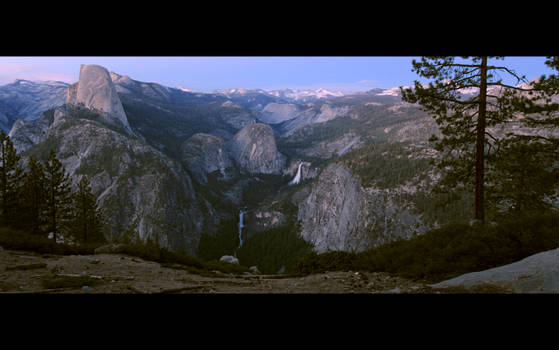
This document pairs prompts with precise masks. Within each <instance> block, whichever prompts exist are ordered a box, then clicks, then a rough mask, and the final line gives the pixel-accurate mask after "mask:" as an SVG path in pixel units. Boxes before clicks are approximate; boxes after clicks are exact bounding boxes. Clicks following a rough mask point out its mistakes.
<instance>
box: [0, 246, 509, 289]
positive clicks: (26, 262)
mask: <svg viewBox="0 0 559 350" xmlns="http://www.w3.org/2000/svg"><path fill="white" fill-rule="evenodd" d="M456 292H458V293H471V292H482V293H487V292H489V293H494V292H497V293H502V292H506V291H505V290H502V289H494V288H485V289H477V290H464V289H460V288H450V289H449V288H446V289H443V288H441V289H434V288H432V287H430V286H428V285H427V284H424V283H418V282H413V281H410V280H406V279H403V278H399V277H394V276H390V275H389V274H386V273H372V272H352V271H346V272H326V273H320V274H313V275H309V276H303V277H301V276H289V275H258V274H248V273H246V274H243V275H233V274H230V275H227V274H224V273H220V272H217V271H216V272H215V273H214V274H213V275H212V276H202V275H199V274H196V273H193V272H191V271H188V270H187V268H186V267H184V266H181V265H169V264H159V263H156V262H151V261H145V260H143V259H140V258H136V257H131V256H127V255H122V254H95V255H70V256H62V255H45V254H37V253H32V252H25V251H12V250H5V249H1V248H0V293H8V294H13V293H27V294H36V293H41V294H44V293H47V294H52V293H56V294H58V293H61V294H67V293H69V294H84V293H86V294H91V293H102V294H114V293H116V294H138V293H140V294H159V293H163V294H175V293H180V294H187V293H198V294H201V293H203V294H206V293H224V294H252V293H257V294H270V293H280V294H293V293H295V294H309V293H311V294H312V293H316V294H318V293H320V294H352V293H359V294H374V293H406V294H411V293H413V294H418V293H419V294H421V293H429V294H430V293H456Z"/></svg>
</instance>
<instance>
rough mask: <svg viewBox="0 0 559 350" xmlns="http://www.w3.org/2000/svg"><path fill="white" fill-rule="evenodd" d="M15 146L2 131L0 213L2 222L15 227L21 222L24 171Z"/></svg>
mask: <svg viewBox="0 0 559 350" xmlns="http://www.w3.org/2000/svg"><path fill="white" fill-rule="evenodd" d="M19 160H20V156H19V155H17V153H16V150H15V148H14V144H13V143H12V141H11V140H10V137H9V136H7V135H6V133H5V132H4V130H2V131H0V162H1V165H0V211H1V222H2V224H4V225H9V226H13V224H14V223H17V222H18V221H19V220H18V218H17V214H18V213H19V212H20V210H18V207H19V206H20V205H21V196H20V194H21V191H22V186H23V178H24V175H25V173H24V171H23V168H21V167H20V165H19Z"/></svg>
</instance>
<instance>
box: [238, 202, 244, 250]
mask: <svg viewBox="0 0 559 350" xmlns="http://www.w3.org/2000/svg"><path fill="white" fill-rule="evenodd" d="M243 215H244V212H243V211H242V210H241V211H240V212H239V246H238V247H237V249H239V248H241V246H242V245H243V238H242V234H243V227H245V225H243Z"/></svg>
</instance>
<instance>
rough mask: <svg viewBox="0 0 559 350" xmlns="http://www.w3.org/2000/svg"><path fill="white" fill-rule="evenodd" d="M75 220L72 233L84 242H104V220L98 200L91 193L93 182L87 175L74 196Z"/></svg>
mask: <svg viewBox="0 0 559 350" xmlns="http://www.w3.org/2000/svg"><path fill="white" fill-rule="evenodd" d="M73 203H74V205H73V208H74V214H73V220H72V233H73V235H74V237H75V238H76V239H77V240H78V241H81V242H83V243H88V242H102V241H104V237H103V221H102V217H101V213H100V211H99V208H98V207H97V201H96V198H95V196H94V195H93V193H91V184H90V182H89V180H88V179H87V177H86V176H85V175H83V176H82V178H81V180H80V182H79V184H78V190H77V192H75V193H74V196H73Z"/></svg>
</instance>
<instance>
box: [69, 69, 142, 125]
mask: <svg viewBox="0 0 559 350" xmlns="http://www.w3.org/2000/svg"><path fill="white" fill-rule="evenodd" d="M66 103H67V104H70V105H83V106H84V107H86V108H88V109H92V110H95V111H98V112H101V113H102V115H103V117H104V118H105V121H107V122H109V123H111V124H115V125H118V126H122V127H123V128H124V129H125V130H126V131H127V132H128V133H132V129H131V128H130V124H129V123H128V119H127V118H126V113H125V112H124V108H123V107H122V103H121V102H120V98H119V97H118V94H117V91H116V89H115V86H114V84H113V81H112V80H111V76H110V74H109V72H108V71H107V69H105V68H104V67H101V66H98V65H85V64H82V65H81V66H80V78H79V81H78V82H77V83H76V84H73V85H71V86H70V87H69V88H68V94H67V96H66Z"/></svg>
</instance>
